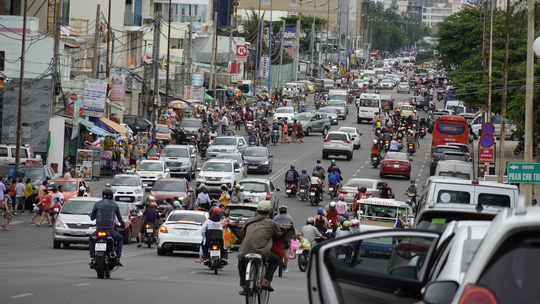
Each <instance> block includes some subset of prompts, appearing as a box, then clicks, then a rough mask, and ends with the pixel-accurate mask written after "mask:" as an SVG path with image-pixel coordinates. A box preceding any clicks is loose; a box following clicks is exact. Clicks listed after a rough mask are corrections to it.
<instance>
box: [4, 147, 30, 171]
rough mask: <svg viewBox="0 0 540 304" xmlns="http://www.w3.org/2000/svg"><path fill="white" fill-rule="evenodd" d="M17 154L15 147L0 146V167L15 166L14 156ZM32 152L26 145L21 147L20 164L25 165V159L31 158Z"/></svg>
mask: <svg viewBox="0 0 540 304" xmlns="http://www.w3.org/2000/svg"><path fill="white" fill-rule="evenodd" d="M16 154H17V145H14V144H0V165H3V166H11V165H15V156H16ZM33 157H34V156H33V154H32V150H31V149H30V146H28V145H22V146H21V154H20V163H26V160H27V159H30V158H33Z"/></svg>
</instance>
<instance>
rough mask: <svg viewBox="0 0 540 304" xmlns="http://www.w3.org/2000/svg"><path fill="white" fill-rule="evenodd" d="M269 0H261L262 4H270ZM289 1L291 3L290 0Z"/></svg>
mask: <svg viewBox="0 0 540 304" xmlns="http://www.w3.org/2000/svg"><path fill="white" fill-rule="evenodd" d="M270 1H271V0H263V1H262V4H263V5H270ZM291 3H292V0H291ZM291 6H292V4H291Z"/></svg>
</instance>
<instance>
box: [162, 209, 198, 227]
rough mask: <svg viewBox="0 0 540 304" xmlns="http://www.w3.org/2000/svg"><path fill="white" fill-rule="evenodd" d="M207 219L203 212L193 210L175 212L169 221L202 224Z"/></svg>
mask: <svg viewBox="0 0 540 304" xmlns="http://www.w3.org/2000/svg"><path fill="white" fill-rule="evenodd" d="M204 221H206V217H205V216H204V215H202V214H198V213H191V212H189V213H188V212H173V213H172V214H171V215H170V216H169V218H167V222H180V223H182V224H202V223H204Z"/></svg>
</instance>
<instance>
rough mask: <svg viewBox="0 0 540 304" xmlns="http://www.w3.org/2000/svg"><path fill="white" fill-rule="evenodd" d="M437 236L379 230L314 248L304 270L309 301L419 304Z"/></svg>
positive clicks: (346, 303)
mask: <svg viewBox="0 0 540 304" xmlns="http://www.w3.org/2000/svg"><path fill="white" fill-rule="evenodd" d="M360 227H362V226H361V225H360ZM439 237H440V235H439V234H438V233H436V232H428V231H419V230H409V229H393V230H378V231H371V232H365V233H361V234H353V235H351V236H348V237H344V238H338V239H333V240H331V241H328V242H324V243H321V244H320V245H317V246H315V247H314V248H313V249H312V255H311V261H310V265H309V271H308V290H309V299H310V303H313V304H322V303H340V304H348V303H377V304H400V303H407V304H408V303H416V302H418V301H420V300H421V289H422V287H423V286H424V285H425V284H426V281H427V278H428V275H429V272H430V270H431V269H430V268H431V267H432V266H433V257H434V255H435V251H436V250H435V249H436V245H437V242H438V240H439Z"/></svg>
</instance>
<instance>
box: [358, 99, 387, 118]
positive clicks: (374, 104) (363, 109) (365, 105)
mask: <svg viewBox="0 0 540 304" xmlns="http://www.w3.org/2000/svg"><path fill="white" fill-rule="evenodd" d="M356 106H357V107H358V116H357V118H356V122H357V123H361V122H362V121H363V120H365V121H372V120H373V115H374V114H375V113H377V114H380V113H381V95H379V94H368V93H362V94H360V99H358V100H357V103H356Z"/></svg>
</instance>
